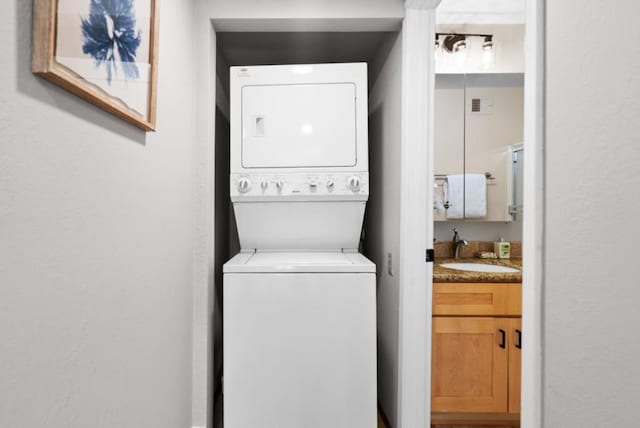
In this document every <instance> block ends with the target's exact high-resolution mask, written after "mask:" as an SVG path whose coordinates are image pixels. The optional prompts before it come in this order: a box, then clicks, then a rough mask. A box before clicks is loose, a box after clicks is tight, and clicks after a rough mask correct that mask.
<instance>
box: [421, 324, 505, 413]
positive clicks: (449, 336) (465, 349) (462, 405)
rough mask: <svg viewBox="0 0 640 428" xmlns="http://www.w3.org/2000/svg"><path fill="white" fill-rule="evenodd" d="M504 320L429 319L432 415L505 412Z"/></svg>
mask: <svg viewBox="0 0 640 428" xmlns="http://www.w3.org/2000/svg"><path fill="white" fill-rule="evenodd" d="M508 331H509V320H508V319H501V318H481V317H472V318H471V317H467V318H458V317H434V318H433V341H432V344H433V348H432V358H431V366H432V385H431V387H432V393H431V406H432V410H433V411H434V412H496V413H498V412H507V410H508V408H507V384H508V373H507V369H508V355H509V349H508V346H507V343H506V342H507V335H508Z"/></svg>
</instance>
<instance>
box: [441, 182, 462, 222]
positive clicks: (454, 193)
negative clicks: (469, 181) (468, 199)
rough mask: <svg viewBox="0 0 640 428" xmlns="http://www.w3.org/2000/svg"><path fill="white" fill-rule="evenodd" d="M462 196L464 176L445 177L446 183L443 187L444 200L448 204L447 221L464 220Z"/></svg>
mask: <svg viewBox="0 0 640 428" xmlns="http://www.w3.org/2000/svg"><path fill="white" fill-rule="evenodd" d="M463 195H464V174H452V175H447V181H446V183H445V185H444V200H445V202H446V201H448V202H449V208H447V218H448V219H460V218H464V206H463V203H462V201H463V199H462V198H463Z"/></svg>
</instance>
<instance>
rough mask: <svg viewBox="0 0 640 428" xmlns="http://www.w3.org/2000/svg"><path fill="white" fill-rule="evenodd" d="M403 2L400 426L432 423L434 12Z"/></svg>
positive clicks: (431, 1)
mask: <svg viewBox="0 0 640 428" xmlns="http://www.w3.org/2000/svg"><path fill="white" fill-rule="evenodd" d="M439 3H440V0H407V1H406V2H405V18H404V22H403V24H402V131H401V135H402V136H401V148H400V152H401V161H400V162H401V172H400V174H401V185H400V264H399V266H400V270H399V287H400V289H399V311H398V313H399V320H398V321H399V322H398V325H399V327H398V333H399V335H398V336H399V337H398V354H399V355H398V404H397V406H398V407H397V408H398V417H397V419H398V426H397V427H394V428H413V427H428V426H430V423H431V297H432V285H433V278H432V277H433V263H427V262H426V261H425V251H426V249H433V202H432V201H433V148H434V141H433V139H434V134H433V124H434V102H433V100H434V95H435V84H434V82H435V62H434V55H433V45H434V43H435V8H436V7H437V6H438V4H439Z"/></svg>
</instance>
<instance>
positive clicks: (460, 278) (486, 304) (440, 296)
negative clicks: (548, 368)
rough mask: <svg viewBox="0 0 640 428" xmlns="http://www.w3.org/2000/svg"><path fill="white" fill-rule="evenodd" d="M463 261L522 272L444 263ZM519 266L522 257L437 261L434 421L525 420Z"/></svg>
mask: <svg viewBox="0 0 640 428" xmlns="http://www.w3.org/2000/svg"><path fill="white" fill-rule="evenodd" d="M462 261H464V262H465V263H478V264H482V265H485V266H487V265H495V266H499V267H508V268H512V269H517V271H516V272H509V273H499V272H474V271H467V270H458V269H450V268H446V267H443V266H442V265H443V264H448V263H458V262H462ZM520 268H521V261H520V260H519V259H512V260H481V259H474V258H465V259H457V260H453V259H440V260H437V261H436V263H435V265H434V276H433V281H434V284H433V333H432V341H433V342H432V343H433V346H432V349H433V355H432V375H431V376H432V377H431V379H432V397H431V409H432V424H435V425H436V426H437V425H440V424H447V425H455V424H465V425H474V424H487V423H490V424H492V425H505V426H517V425H518V424H519V420H520V366H521V362H520V361H521V356H520V350H521V346H522V331H521V317H522V275H521V272H520ZM489 270H490V269H489ZM496 270H499V269H496Z"/></svg>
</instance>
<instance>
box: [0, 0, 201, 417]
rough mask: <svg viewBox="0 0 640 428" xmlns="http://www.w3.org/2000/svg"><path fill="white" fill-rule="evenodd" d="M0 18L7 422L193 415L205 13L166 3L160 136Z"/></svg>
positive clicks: (2, 358) (27, 18)
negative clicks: (46, 64)
mask: <svg viewBox="0 0 640 428" xmlns="http://www.w3.org/2000/svg"><path fill="white" fill-rule="evenodd" d="M32 3H33V2H31V1H27V0H16V1H9V2H5V3H4V4H3V11H2V14H0V40H2V42H3V43H2V45H3V56H2V59H1V60H0V86H1V88H0V93H1V94H2V95H1V98H0V337H1V338H2V340H0V385H1V387H0V426H2V427H3V428H22V427H44V426H46V427H52V428H74V427H95V428H99V427H105V428H113V427H119V428H128V427H130V428H138V427H154V428H164V427H166V428H176V427H188V426H190V425H191V328H192V303H191V297H192V291H191V290H192V288H191V286H192V272H193V237H194V217H195V210H194V203H195V200H194V180H195V176H194V157H193V154H194V153H193V150H194V139H195V134H194V129H195V127H194V125H195V119H194V117H195V115H194V113H195V109H194V99H195V85H194V83H193V82H194V74H195V73H194V71H195V69H194V66H193V64H194V61H195V55H194V48H193V46H194V41H195V40H194V34H193V25H194V9H193V3H192V2H191V1H184V0H164V1H162V2H161V6H160V27H161V30H160V52H159V58H160V59H159V72H158V79H159V80H158V121H157V122H158V131H157V132H155V133H149V134H145V133H143V132H141V131H140V130H138V129H137V128H134V127H132V126H130V125H128V124H126V123H124V122H123V121H121V120H119V119H116V118H115V117H113V116H111V115H110V114H108V113H106V112H104V111H102V110H100V109H98V108H96V107H93V106H92V105H90V104H88V103H87V102H85V101H83V100H81V99H80V98H78V97H76V96H74V95H71V94H69V93H67V92H66V91H64V90H62V89H61V88H58V87H56V86H54V85H52V84H50V83H48V82H46V81H44V80H42V79H40V78H38V77H35V76H34V75H33V74H32V73H31V13H32V9H31V8H32Z"/></svg>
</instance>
